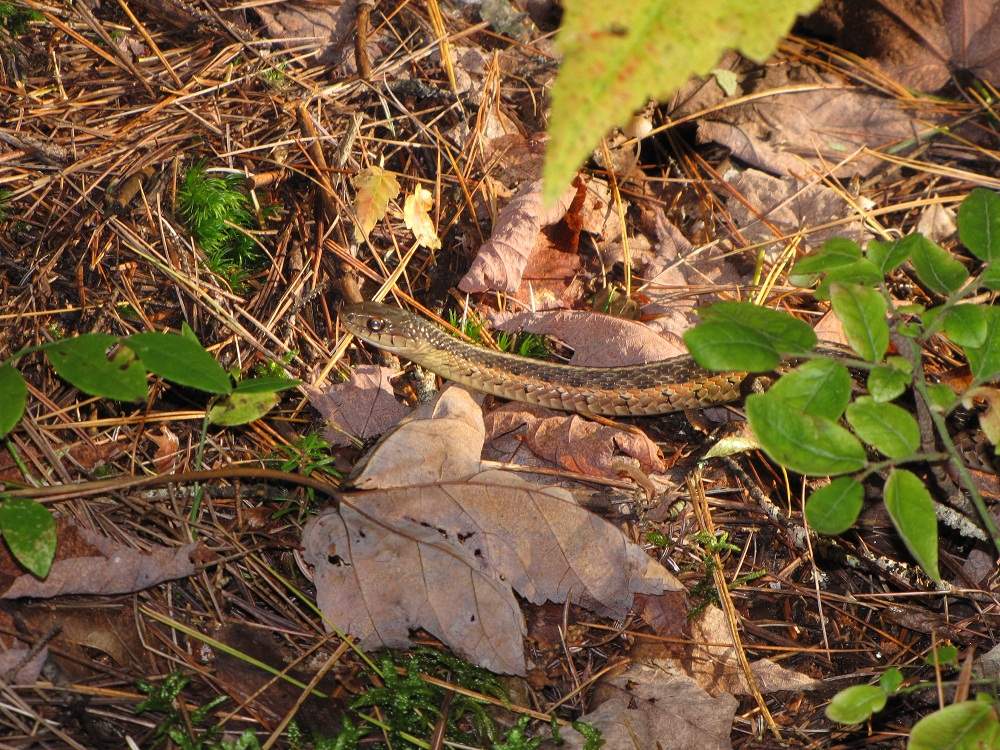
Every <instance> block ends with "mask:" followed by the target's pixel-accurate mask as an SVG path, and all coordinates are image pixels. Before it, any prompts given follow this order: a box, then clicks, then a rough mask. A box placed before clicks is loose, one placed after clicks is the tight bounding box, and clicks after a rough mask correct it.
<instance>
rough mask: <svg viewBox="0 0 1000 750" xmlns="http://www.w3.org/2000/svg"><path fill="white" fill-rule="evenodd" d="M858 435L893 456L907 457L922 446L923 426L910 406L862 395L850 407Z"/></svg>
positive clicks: (848, 408) (852, 422) (850, 415)
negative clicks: (909, 409) (912, 413)
mask: <svg viewBox="0 0 1000 750" xmlns="http://www.w3.org/2000/svg"><path fill="white" fill-rule="evenodd" d="M847 421H848V423H849V424H850V425H851V427H852V428H853V429H854V432H855V433H857V435H858V437H860V438H861V439H862V440H864V441H865V442H866V443H868V445H870V446H872V447H873V448H876V449H877V450H879V451H881V452H882V453H884V454H885V455H887V456H888V457H889V458H906V457H907V456H910V455H912V454H913V453H915V452H916V451H917V449H918V448H919V447H920V428H919V427H918V426H917V420H915V419H914V418H913V415H911V414H910V412H908V411H907V410H906V409H903V408H901V407H899V406H896V405H895V404H886V403H879V402H878V401H875V400H874V399H872V398H870V397H868V396H862V397H861V398H859V399H857V400H855V401H854V403H853V404H851V405H850V406H848V407H847Z"/></svg>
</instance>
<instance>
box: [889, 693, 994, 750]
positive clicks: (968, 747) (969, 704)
mask: <svg viewBox="0 0 1000 750" xmlns="http://www.w3.org/2000/svg"><path fill="white" fill-rule="evenodd" d="M998 747H1000V721H998V719H997V708H996V705H995V704H992V703H989V702H985V701H979V700H975V701H962V702H961V703H953V704H952V705H950V706H945V707H944V708H942V709H941V710H939V711H935V712H934V713H932V714H930V715H929V716H925V717H924V718H922V719H921V720H920V721H918V722H917V723H916V724H914V725H913V729H912V730H911V731H910V741H909V744H907V746H906V749H907V750H997V748H998Z"/></svg>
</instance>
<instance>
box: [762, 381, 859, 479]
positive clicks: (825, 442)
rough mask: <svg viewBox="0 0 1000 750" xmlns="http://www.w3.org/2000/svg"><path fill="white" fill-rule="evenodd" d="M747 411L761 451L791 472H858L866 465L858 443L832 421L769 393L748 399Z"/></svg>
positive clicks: (824, 473)
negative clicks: (804, 410)
mask: <svg viewBox="0 0 1000 750" xmlns="http://www.w3.org/2000/svg"><path fill="white" fill-rule="evenodd" d="M746 412H747V418H748V419H749V420H750V426H751V427H752V428H753V432H754V434H755V435H756V436H757V439H758V440H759V441H760V444H761V446H762V447H763V448H764V451H765V452H766V453H767V454H768V455H769V456H770V457H771V458H773V459H774V460H775V461H777V462H778V463H779V464H781V465H782V466H786V467H788V468H789V469H791V470H792V471H797V472H798V473H799V474H807V475H811V476H828V475H836V474H847V473H849V472H852V471H858V470H859V469H861V468H863V467H864V466H865V464H866V460H865V449H864V448H863V447H862V446H861V443H859V442H858V440H857V438H855V437H854V436H853V435H852V434H851V433H849V432H848V431H847V430H845V429H844V428H843V427H841V426H840V425H838V424H836V423H835V422H833V421H832V420H829V419H826V418H824V417H814V416H812V415H811V414H803V413H802V412H801V411H800V410H798V409H796V408H795V407H794V406H792V405H791V404H789V403H787V402H786V401H783V400H782V399H781V398H776V397H774V396H772V395H771V394H769V393H763V394H754V395H752V396H750V397H749V398H747V401H746Z"/></svg>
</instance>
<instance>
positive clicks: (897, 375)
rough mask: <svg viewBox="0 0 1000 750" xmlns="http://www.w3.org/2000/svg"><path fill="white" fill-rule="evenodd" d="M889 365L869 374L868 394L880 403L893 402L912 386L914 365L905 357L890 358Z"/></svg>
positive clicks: (870, 371) (877, 368) (881, 366)
mask: <svg viewBox="0 0 1000 750" xmlns="http://www.w3.org/2000/svg"><path fill="white" fill-rule="evenodd" d="M887 362H888V364H885V365H880V366H879V367H876V368H874V369H872V370H869V372H868V392H869V393H870V394H871V397H872V398H873V399H875V400H876V401H878V402H880V403H881V402H884V401H892V400H893V399H894V398H896V397H897V396H899V395H901V394H902V393H903V391H905V390H906V388H907V386H909V384H910V380H911V377H912V375H911V370H912V365H911V364H910V362H909V360H907V359H904V358H903V357H889V359H888V360H887Z"/></svg>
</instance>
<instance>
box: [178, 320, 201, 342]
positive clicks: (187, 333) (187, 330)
mask: <svg viewBox="0 0 1000 750" xmlns="http://www.w3.org/2000/svg"><path fill="white" fill-rule="evenodd" d="M181 336H183V337H184V338H186V339H190V340H191V341H193V342H194V343H196V344H197V345H198V346H201V342H200V341H199V340H198V334H196V333H195V332H194V329H193V328H192V327H191V326H189V325H188V324H187V321H186V320H185V321H183V322H182V323H181ZM204 348H205V347H202V349H204Z"/></svg>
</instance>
